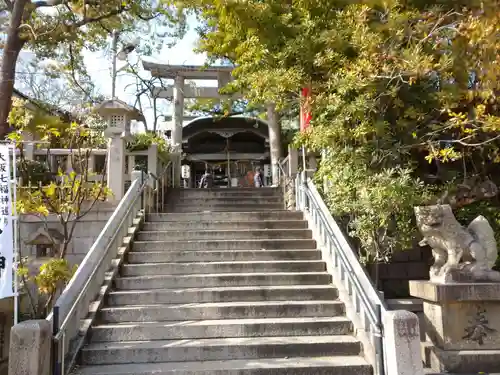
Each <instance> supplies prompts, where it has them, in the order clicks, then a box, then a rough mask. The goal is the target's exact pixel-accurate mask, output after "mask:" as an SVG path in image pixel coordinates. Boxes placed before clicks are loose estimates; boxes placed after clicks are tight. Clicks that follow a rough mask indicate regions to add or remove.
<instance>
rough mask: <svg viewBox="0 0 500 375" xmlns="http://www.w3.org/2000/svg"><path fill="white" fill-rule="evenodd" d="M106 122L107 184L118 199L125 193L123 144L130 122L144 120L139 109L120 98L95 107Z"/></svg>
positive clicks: (115, 198)
mask: <svg viewBox="0 0 500 375" xmlns="http://www.w3.org/2000/svg"><path fill="white" fill-rule="evenodd" d="M96 111H97V113H99V115H100V116H101V117H102V118H103V119H104V121H105V122H106V123H107V124H108V127H107V128H106V130H105V131H104V135H105V137H106V138H108V158H107V159H108V165H107V184H108V188H109V189H111V191H112V192H113V199H114V200H116V201H120V200H121V199H122V198H123V195H124V193H125V156H126V155H125V145H126V142H127V140H128V139H129V137H130V122H131V121H132V120H136V121H145V120H144V116H143V115H142V113H141V112H140V111H138V110H137V109H135V108H134V107H132V106H130V105H128V104H127V103H125V102H124V101H122V100H119V99H112V100H106V101H105V102H103V103H101V104H99V105H98V106H97V108H96Z"/></svg>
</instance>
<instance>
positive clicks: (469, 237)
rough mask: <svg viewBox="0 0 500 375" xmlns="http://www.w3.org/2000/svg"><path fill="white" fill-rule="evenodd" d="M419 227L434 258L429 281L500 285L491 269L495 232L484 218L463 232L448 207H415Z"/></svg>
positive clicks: (479, 217)
mask: <svg viewBox="0 0 500 375" xmlns="http://www.w3.org/2000/svg"><path fill="white" fill-rule="evenodd" d="M414 209H415V217H416V219H417V227H418V229H419V230H420V232H421V233H422V235H423V237H424V239H423V240H422V241H420V243H419V245H420V246H426V245H429V246H430V247H431V248H432V253H433V255H434V260H435V261H434V264H433V265H432V266H431V270H430V280H431V281H434V282H439V283H451V282H500V272H496V271H493V270H492V268H493V266H494V264H495V261H496V258H497V244H496V241H495V236H494V232H493V229H492V228H491V226H490V224H489V223H488V220H486V218H485V217H484V216H478V217H476V218H475V219H474V220H473V221H472V222H471V223H470V224H469V226H468V227H467V228H464V227H463V226H462V225H460V223H459V222H458V221H457V219H456V218H455V215H453V211H452V209H451V206H450V205H448V204H443V205H433V206H420V207H415V208H414Z"/></svg>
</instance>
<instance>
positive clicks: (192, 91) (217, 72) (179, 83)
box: [143, 61, 282, 185]
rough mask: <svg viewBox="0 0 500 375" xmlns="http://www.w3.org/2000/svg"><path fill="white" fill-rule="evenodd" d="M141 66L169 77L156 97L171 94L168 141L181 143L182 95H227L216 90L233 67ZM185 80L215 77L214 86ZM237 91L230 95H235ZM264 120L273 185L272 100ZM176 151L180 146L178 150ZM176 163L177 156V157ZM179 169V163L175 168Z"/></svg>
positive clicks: (277, 137) (275, 131)
mask: <svg viewBox="0 0 500 375" xmlns="http://www.w3.org/2000/svg"><path fill="white" fill-rule="evenodd" d="M143 66H144V69H145V70H148V71H149V72H150V73H151V75H152V76H153V77H158V78H165V79H172V80H173V81H174V84H173V85H170V86H169V87H167V89H162V88H158V90H157V92H156V95H157V97H158V98H173V103H174V112H173V116H172V118H173V125H174V126H173V129H172V144H173V145H177V146H178V147H182V128H183V122H184V99H185V98H210V99H221V98H224V97H227V96H225V95H222V94H220V93H219V89H220V88H222V87H224V86H225V85H227V84H228V83H229V82H230V81H231V79H232V76H231V73H232V70H233V67H230V66H210V67H208V68H207V67H204V66H201V65H199V66H194V65H169V64H158V63H153V62H147V61H144V62H143ZM185 80H212V81H215V80H216V81H217V87H206V86H205V87H204V86H202V87H192V86H189V85H187V86H186V85H185ZM239 97H241V96H240V95H234V96H232V97H231V98H233V99H236V98H239ZM267 124H268V127H269V147H270V156H271V165H272V181H273V184H274V185H277V184H278V183H279V170H278V168H279V167H278V163H279V159H280V157H281V156H282V155H281V149H282V148H281V131H280V126H279V123H278V117H277V115H276V110H275V105H274V103H270V104H268V105H267ZM178 151H179V152H180V151H181V150H178ZM178 163H180V158H178ZM177 170H180V164H179V166H178V169H177Z"/></svg>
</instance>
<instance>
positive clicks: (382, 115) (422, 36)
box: [182, 0, 500, 261]
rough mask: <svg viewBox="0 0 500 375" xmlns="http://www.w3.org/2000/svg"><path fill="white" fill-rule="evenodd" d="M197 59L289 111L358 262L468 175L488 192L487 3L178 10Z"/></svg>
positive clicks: (379, 252) (496, 37)
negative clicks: (299, 109) (222, 65)
mask: <svg viewBox="0 0 500 375" xmlns="http://www.w3.org/2000/svg"><path fill="white" fill-rule="evenodd" d="M182 6H184V7H187V8H189V9H192V10H194V11H195V12H196V13H197V14H198V17H199V18H200V20H201V21H202V26H201V27H200V30H199V35H200V41H199V48H200V50H201V51H203V52H206V53H207V55H208V56H209V58H210V59H211V60H214V61H215V60H217V59H229V60H231V62H232V63H234V64H235V65H236V66H237V68H236V69H235V70H234V76H235V80H234V81H233V82H231V84H230V85H229V86H228V87H227V89H228V90H241V91H243V93H244V94H245V96H246V97H247V98H249V99H250V101H251V102H252V103H254V104H255V103H266V102H273V101H274V102H276V103H277V105H278V109H282V110H284V109H285V108H291V107H293V105H292V104H291V103H292V102H294V103H297V102H298V101H299V90H300V88H302V87H306V86H308V87H310V88H311V90H312V93H313V95H312V97H311V98H310V103H309V104H310V106H311V111H312V114H313V120H312V123H311V125H312V126H311V128H310V130H309V131H308V132H306V133H305V134H302V135H300V136H299V137H298V138H297V143H298V144H299V145H301V146H306V147H307V148H308V149H309V150H312V151H317V152H319V151H321V152H326V155H327V156H326V157H325V158H324V160H323V161H322V162H321V164H320V169H319V172H318V175H319V176H318V177H319V178H321V179H322V178H325V179H326V180H328V181H329V185H330V190H329V192H328V193H327V201H328V203H329V206H330V208H331V210H332V211H333V212H334V214H336V215H338V216H339V217H342V218H343V219H345V220H346V221H347V223H348V227H349V231H350V233H351V235H353V236H354V237H356V238H357V239H358V240H359V242H360V243H361V244H362V247H363V250H362V251H363V252H364V253H365V254H364V255H363V256H365V257H366V259H367V260H368V261H370V260H376V259H380V258H382V259H385V258H388V255H389V254H390V251H392V250H394V249H397V248H403V247H404V246H406V245H407V244H408V242H409V241H408V240H409V239H411V238H412V237H414V236H415V235H416V234H415V231H414V224H413V212H412V206H413V205H415V204H426V203H429V201H430V200H431V198H432V197H433V196H435V195H437V194H438V193H439V194H441V192H442V190H444V189H446V188H448V187H450V185H453V184H455V185H456V184H457V183H460V182H461V180H465V179H466V178H468V177H470V176H471V175H474V176H478V177H479V179H483V180H484V179H487V178H490V179H492V180H493V181H494V182H496V183H497V184H498V183H500V180H499V179H498V176H499V175H500V174H499V173H498V172H500V170H499V168H498V164H497V163H498V162H500V99H499V98H500V96H499V95H498V92H499V90H500V64H499V62H500V55H499V54H498V50H500V34H499V33H498V25H499V24H500V13H499V12H498V8H497V7H498V2H497V1H496V0H486V1H482V2H470V1H459V2H456V1H448V0H445V1H440V2H439V6H438V5H436V3H435V2H431V1H426V0H418V1H417V0H415V1H413V0H411V1H400V0H390V1H382V0H370V1H344V0H329V1H326V0H317V1H299V0H293V1H291V2H283V1H277V0H249V1H245V2H233V1H226V0H183V1H182Z"/></svg>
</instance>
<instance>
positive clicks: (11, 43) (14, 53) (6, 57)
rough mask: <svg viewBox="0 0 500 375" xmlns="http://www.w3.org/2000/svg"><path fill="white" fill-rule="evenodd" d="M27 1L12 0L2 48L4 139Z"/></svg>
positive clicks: (0, 126) (0, 129)
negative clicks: (12, 4) (5, 37)
mask: <svg viewBox="0 0 500 375" xmlns="http://www.w3.org/2000/svg"><path fill="white" fill-rule="evenodd" d="M28 2H29V1H28V0H15V1H14V7H13V9H12V13H11V19H10V24H9V29H8V31H7V40H6V41H5V46H4V49H3V57H2V69H1V73H0V74H1V75H0V139H4V138H5V136H6V135H7V134H8V133H9V130H10V129H9V124H8V121H7V120H8V117H9V112H10V108H11V105H12V93H13V91H14V80H15V78H16V64H17V59H18V57H19V52H21V49H22V48H23V45H24V43H25V40H23V39H22V38H21V36H20V33H19V26H20V25H21V23H22V22H23V18H24V10H25V7H26V4H28Z"/></svg>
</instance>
